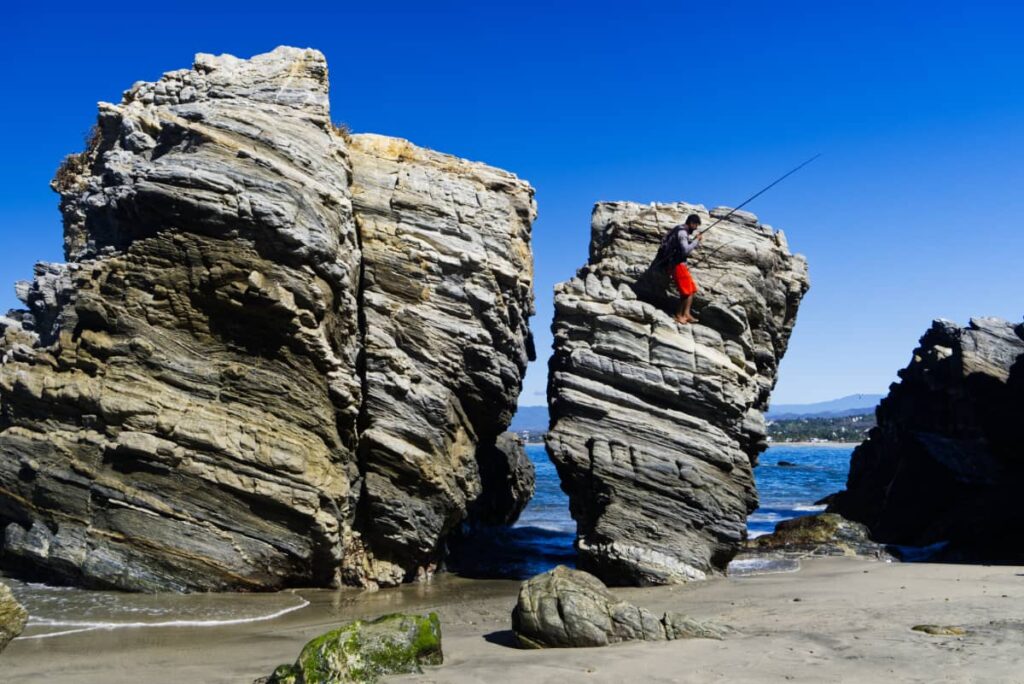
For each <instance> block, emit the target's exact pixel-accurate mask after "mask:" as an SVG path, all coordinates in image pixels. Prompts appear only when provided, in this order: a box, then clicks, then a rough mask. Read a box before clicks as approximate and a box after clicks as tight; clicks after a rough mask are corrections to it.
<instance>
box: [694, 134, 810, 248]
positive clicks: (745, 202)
mask: <svg viewBox="0 0 1024 684" xmlns="http://www.w3.org/2000/svg"><path fill="white" fill-rule="evenodd" d="M820 156H821V154H820V153H818V154H816V155H814V156H813V157H811V158H810V159H808V160H807V161H805V162H804V163H803V164H801V165H800V166H798V167H796V168H795V169H792V170H791V171H789V172H788V173H786V174H785V175H784V176H781V177H780V178H777V179H776V180H775V181H773V182H772V183H771V184H770V185H767V186H765V187H764V188H762V189H761V190H759V191H757V192H756V193H754V194H753V195H751V196H750V197H748V198H747V199H746V200H744V201H743V204H741V205H739V206H738V207H736V208H735V209H733V210H732V211H730V212H729V213H728V214H726V215H725V216H723V217H722V218H720V219H718V220H717V221H715V222H714V223H712V224H711V225H710V226H708V227H707V228H705V229H704V230H700V231H697V235H703V234H704V233H706V232H708V231H709V230H711V229H712V228H714V227H715V226H717V225H718V224H719V223H721V222H722V221H724V220H726V219H727V218H729V217H730V216H732V215H733V214H735V213H736V212H737V211H739V210H740V209H742V208H743V207H745V206H747V205H748V204H750V203H751V202H753V201H754V200H756V199H757V198H758V197H760V196H761V195H763V194H764V193H766V192H768V191H769V190H771V189H772V188H774V187H775V186H776V185H778V184H779V183H781V182H782V181H784V180H786V179H787V178H789V177H790V176H792V175H793V174H794V173H796V172H797V171H799V170H800V169H802V168H804V167H805V166H807V165H808V164H810V163H811V162H812V161H814V160H815V159H817V158H818V157H820Z"/></svg>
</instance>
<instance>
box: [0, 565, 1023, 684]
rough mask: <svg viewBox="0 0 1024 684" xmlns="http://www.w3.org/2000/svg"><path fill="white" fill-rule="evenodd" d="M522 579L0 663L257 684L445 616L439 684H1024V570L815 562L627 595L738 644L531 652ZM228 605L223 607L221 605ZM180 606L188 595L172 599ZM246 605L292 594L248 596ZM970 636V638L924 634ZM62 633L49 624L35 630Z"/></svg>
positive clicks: (148, 633)
mask: <svg viewBox="0 0 1024 684" xmlns="http://www.w3.org/2000/svg"><path fill="white" fill-rule="evenodd" d="M518 585H519V583H518V582H513V581H503V580H469V579H463V578H458V577H452V576H447V577H439V578H436V579H435V580H434V581H433V582H432V583H430V584H428V585H417V586H406V587H401V588H399V589H395V590H385V591H380V592H375V593H361V592H353V591H337V592H332V591H298V592H295V596H287V597H284V598H285V599H287V601H285V602H284V603H287V602H288V601H291V600H292V599H295V600H296V604H301V601H300V600H299V597H301V599H304V600H306V601H309V605H308V606H306V607H303V608H301V609H300V610H296V611H294V612H290V613H287V614H285V615H283V616H281V617H278V618H276V619H273V620H269V621H265V622H253V623H248V624H242V625H231V626H223V627H208V628H194V627H148V628H140V629H123V630H113V631H91V632H84V633H77V634H68V635H65V636H58V637H54V638H46V639H19V640H17V641H15V642H13V643H12V644H11V645H10V646H9V647H8V649H7V651H6V652H5V653H4V654H3V656H0V663H2V670H3V673H4V679H5V680H6V681H12V682H13V681H18V682H21V681H25V682H28V681H45V682H48V683H63V682H68V683H70V682H75V683H80V684H89V683H92V682H97V683H98V682H103V683H104V684H115V683H118V682H133V683H134V682H249V681H252V680H253V679H255V678H256V677H259V676H263V675H266V674H269V673H270V672H271V670H273V668H274V667H275V666H276V665H278V664H279V663H282V662H288V661H291V660H294V658H295V656H296V655H297V654H298V651H299V649H300V648H301V647H302V645H303V644H304V643H305V642H306V641H307V640H308V639H310V638H312V637H314V636H316V635H317V634H320V633H322V632H323V631H325V630H327V629H329V628H331V627H332V626H335V625H337V624H339V623H342V622H345V621H347V620H350V619H354V618H357V617H365V616H373V615H379V614H382V613H387V612H393V611H426V610H437V611H438V612H439V613H440V615H441V620H442V626H443V630H444V652H445V664H444V665H443V666H440V667H437V668H431V669H430V670H429V671H428V672H427V673H426V674H425V675H421V676H418V677H403V678H399V680H403V681H414V680H416V681H433V682H479V681H486V682H490V683H493V684H496V683H498V682H575V681H588V682H620V681H665V682H668V681H673V682H717V681H726V680H728V681H729V682H774V681H779V682H782V681H789V682H826V681H827V682H833V681H835V682H866V681H877V680H881V679H884V680H885V681H886V682H892V681H896V682H904V681H908V682H909V681H914V682H917V681H929V682H935V681H942V682H1024V670H1022V669H1021V665H1022V664H1024V567H1012V566H994V567H986V566H968V565H933V564H898V563H897V564H887V563H881V562H873V561H867V560H859V559H852V558H838V559H819V560H812V561H806V562H804V565H803V568H802V569H801V570H800V571H799V572H791V573H783V574H776V575H758V576H751V577H733V578H724V579H716V580H711V581H708V582H702V583H694V584H689V585H685V586H678V587H658V588H651V589H620V590H616V593H618V594H620V595H621V596H623V598H626V599H628V600H630V601H634V602H636V603H639V604H641V605H644V606H647V607H648V608H651V609H652V610H656V611H664V610H678V611H683V612H686V613H689V614H690V615H693V616H694V617H697V618H702V619H713V620H717V621H719V622H722V623H725V624H728V625H731V626H732V627H734V628H736V629H737V630H739V632H740V633H739V634H738V635H736V636H734V637H732V638H729V639H727V640H725V641H721V642H718V641H707V640H689V641H677V642H667V643H632V644H619V645H616V646H610V647H606V648H600V649H563V650H548V651H523V650H519V649H516V648H512V647H511V646H510V643H511V634H510V632H509V631H508V630H509V612H510V610H511V608H512V606H513V604H514V601H515V594H516V590H517V588H518ZM215 598H216V597H211V599H215ZM168 600H174V597H168ZM233 600H236V601H242V602H254V604H256V605H257V606H258V605H259V602H261V601H264V602H269V601H271V600H273V602H274V603H273V607H274V608H275V609H277V608H279V607H280V606H281V605H282V597H281V596H279V595H278V596H275V597H266V596H236V597H233ZM921 623H934V624H940V625H956V626H960V627H963V628H966V629H967V630H968V634H967V635H966V636H963V637H934V636H928V635H926V634H921V633H918V632H914V631H911V629H910V628H911V627H912V626H913V625H916V624H921ZM47 630H50V631H52V630H53V628H52V627H50V628H43V627H41V626H38V625H37V626H33V627H32V628H31V629H30V630H28V631H27V632H26V635H29V636H31V635H32V634H38V633H42V632H45V631H47Z"/></svg>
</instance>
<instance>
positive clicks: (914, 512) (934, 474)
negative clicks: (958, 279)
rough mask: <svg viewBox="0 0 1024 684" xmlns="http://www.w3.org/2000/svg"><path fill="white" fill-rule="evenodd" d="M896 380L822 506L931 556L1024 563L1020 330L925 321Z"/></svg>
mask: <svg viewBox="0 0 1024 684" xmlns="http://www.w3.org/2000/svg"><path fill="white" fill-rule="evenodd" d="M899 376H900V382H899V383H896V384H894V385H892V387H891V388H890V391H889V395H888V396H887V397H886V398H885V399H883V400H882V402H881V403H880V404H879V406H878V409H877V410H876V415H877V419H878V424H877V427H875V428H874V429H873V430H871V432H870V433H869V434H868V439H867V440H866V441H865V442H864V443H863V444H861V445H860V446H859V447H857V449H856V450H854V452H853V456H852V457H851V461H850V475H849V477H848V479H847V483H846V489H845V490H844V491H842V492H839V493H838V494H836V495H835V496H834V498H833V500H832V503H831V505H830V507H829V510H830V511H835V512H838V513H840V514H842V515H843V516H845V517H847V518H850V519H852V520H857V521H860V522H862V523H864V524H865V525H867V526H868V528H869V529H870V531H871V535H872V537H873V538H874V539H875V540H876V541H879V542H885V543H891V544H900V545H907V546H915V547H922V546H923V547H928V546H932V545H936V546H939V545H941V546H942V549H941V551H940V558H947V559H953V560H988V561H996V560H1008V561H1018V562H1019V561H1021V560H1022V559H1024V544H1022V543H1021V539H1024V509H1022V508H1021V506H1020V494H1019V483H1020V481H1021V478H1022V477H1024V448H1022V446H1021V440H1020V425H1021V420H1022V419H1024V324H1020V323H1010V322H1007V321H1005V320H1001V319H997V318H976V319H973V320H972V321H971V322H970V324H969V325H968V326H966V327H961V326H958V325H956V324H954V323H951V322H949V321H943V320H939V321H935V322H934V323H933V324H932V327H931V329H930V330H928V332H926V333H925V335H924V336H923V337H922V338H921V341H920V344H919V346H918V348H917V349H915V350H914V355H913V359H912V360H911V362H910V364H909V365H908V366H907V367H906V368H904V369H903V370H901V371H900V373H899Z"/></svg>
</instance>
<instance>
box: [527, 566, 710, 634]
mask: <svg viewBox="0 0 1024 684" xmlns="http://www.w3.org/2000/svg"><path fill="white" fill-rule="evenodd" d="M512 630H513V632H515V635H516V640H517V641H518V642H519V645H520V646H522V647H523V648H570V647H586V646H607V645H608V644H614V643H617V642H620V641H636V640H644V641H665V640H666V639H691V638H703V639H721V638H722V637H723V636H724V635H725V634H727V632H728V630H727V629H726V628H723V627H719V626H716V625H712V624H708V623H702V622H698V621H697V620H693V619H692V618H689V617H686V616H685V615H681V614H679V613H665V614H664V615H662V616H661V617H658V616H657V615H655V614H654V613H652V612H651V611H649V610H647V609H646V608H640V607H638V606H634V605H633V604H631V603H629V602H627V601H620V600H619V599H617V598H615V596H614V595H613V594H612V593H611V592H610V591H608V588H607V587H606V586H605V585H604V584H603V583H602V582H601V580H599V579H597V578H596V577H594V576H593V575H590V574H588V573H586V572H583V571H582V570H572V569H570V568H567V567H565V566H564V565H559V566H558V567H556V568H554V569H553V570H549V571H548V572H545V573H543V574H541V575H537V576H536V577H533V578H531V579H529V580H527V581H526V582H523V585H522V587H521V588H520V589H519V599H518V601H517V602H516V607H515V608H514V609H513V611H512Z"/></svg>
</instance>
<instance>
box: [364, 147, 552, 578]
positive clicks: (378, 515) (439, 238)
mask: <svg viewBox="0 0 1024 684" xmlns="http://www.w3.org/2000/svg"><path fill="white" fill-rule="evenodd" d="M349 151H350V154H351V159H352V165H353V169H354V179H353V187H352V199H353V203H354V206H355V212H356V221H357V225H358V228H359V235H360V238H361V244H362V249H363V259H364V266H363V289H362V295H363V310H362V315H363V317H364V319H365V329H366V335H365V358H366V368H365V376H366V377H365V388H366V393H365V397H364V406H363V415H364V419H363V422H362V424H361V425H360V437H359V453H360V466H361V468H362V470H363V476H364V478H365V479H364V481H363V492H362V496H361V498H360V502H359V506H360V508H359V518H360V519H361V520H364V521H366V524H365V525H364V526H363V527H362V528H361V529H362V538H363V542H364V543H365V544H366V545H367V546H368V548H369V549H370V551H371V552H372V555H373V560H372V561H371V562H369V563H368V564H367V567H366V570H365V572H366V573H367V574H368V575H369V576H370V577H371V578H373V579H374V580H376V581H380V582H387V583H393V582H394V581H397V580H399V579H400V578H401V577H402V576H403V575H404V574H406V573H407V571H408V561H407V559H409V558H412V559H415V562H416V566H417V567H418V568H421V569H422V571H423V572H428V573H429V572H430V571H431V570H432V569H433V568H434V567H435V566H436V564H437V562H438V561H439V560H440V558H441V555H442V553H441V552H442V549H441V548H439V545H440V543H441V542H442V540H443V539H444V537H445V535H447V533H448V532H450V531H451V530H452V529H453V528H454V527H455V525H457V524H458V522H459V521H460V520H462V519H463V518H465V517H466V515H467V511H468V507H469V505H470V504H471V503H472V502H473V501H474V500H476V499H478V498H480V497H481V494H482V490H483V486H484V482H483V481H482V480H481V473H480V470H481V469H482V468H483V469H486V468H487V467H488V465H489V463H488V461H489V460H493V459H495V458H496V459H497V462H496V463H495V465H496V466H498V467H501V465H502V463H501V461H504V459H502V458H501V455H500V454H495V453H494V452H493V447H494V444H495V442H496V440H497V438H498V435H500V434H501V433H502V432H504V430H505V429H506V428H507V427H508V424H509V422H510V421H511V420H512V415H513V414H514V413H515V407H516V400H517V398H518V396H519V390H520V388H521V382H522V378H523V374H524V373H525V372H526V364H527V362H528V361H529V360H530V359H531V358H532V357H533V342H532V338H531V337H530V330H529V325H528V322H529V317H530V315H531V314H532V313H533V289H532V283H533V259H532V255H531V252H530V224H531V221H532V220H533V218H534V215H535V212H536V209H535V204H534V201H533V190H532V188H530V186H529V185H527V184H526V183H524V182H523V181H520V180H518V179H517V178H516V177H515V176H513V175H512V174H509V173H507V172H505V171H500V170H498V169H494V168H491V167H488V166H484V165H483V164H475V163H471V162H467V161H465V160H462V159H457V158H455V157H451V156H449V155H443V154H438V153H436V152H432V151H430V150H425V149H423V148H420V147H416V146H415V145H411V144H410V143H408V142H406V141H404V140H396V139H394V138H385V137H382V136H377V135H357V136H353V137H352V139H351V142H350V145H349ZM478 447H480V449H479V451H478ZM478 453H479V455H480V456H481V460H482V461H483V463H482V464H481V466H478V463H477V457H478ZM501 496H504V491H503V490H501V491H497V492H494V493H493V494H492V493H490V492H489V493H488V494H487V495H485V496H484V499H485V500H492V499H494V498H496V497H501Z"/></svg>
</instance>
